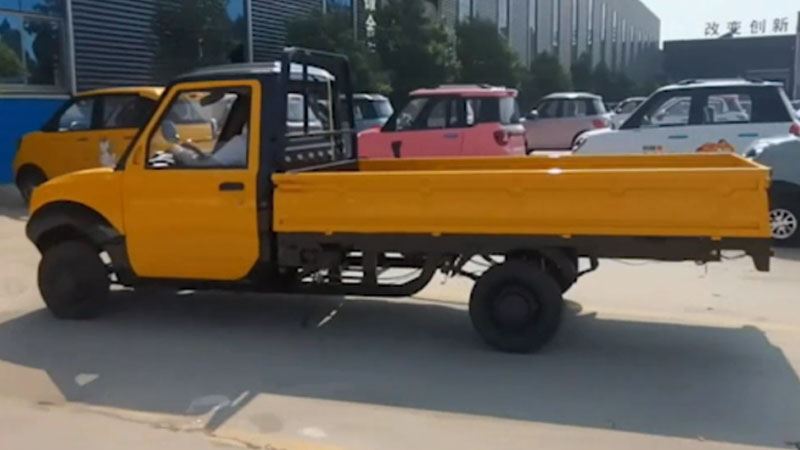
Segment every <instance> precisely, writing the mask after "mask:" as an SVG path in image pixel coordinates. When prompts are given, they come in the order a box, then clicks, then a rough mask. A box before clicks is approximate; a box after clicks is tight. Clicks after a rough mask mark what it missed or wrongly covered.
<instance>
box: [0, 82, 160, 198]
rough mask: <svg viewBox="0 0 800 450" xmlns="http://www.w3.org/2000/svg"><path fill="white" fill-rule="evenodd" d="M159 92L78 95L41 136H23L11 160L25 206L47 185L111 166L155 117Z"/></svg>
mask: <svg viewBox="0 0 800 450" xmlns="http://www.w3.org/2000/svg"><path fill="white" fill-rule="evenodd" d="M162 92H163V88H160V87H124V88H113V89H99V90H94V91H87V92H84V93H81V94H78V95H76V96H74V97H73V98H71V99H70V100H68V101H67V102H66V103H64V105H63V106H62V107H61V108H59V109H58V111H56V113H55V114H54V115H53V117H51V118H50V119H49V120H48V121H47V122H46V123H45V124H44V126H43V127H42V129H41V130H39V131H34V132H32V133H28V134H26V135H25V136H24V137H23V138H22V140H21V141H20V145H19V148H18V149H17V155H16V157H15V159H14V165H13V170H14V178H15V181H16V184H17V187H18V188H19V190H20V193H21V194H22V196H23V198H24V199H25V200H26V201H29V200H30V196H31V193H32V192H33V189H34V188H36V187H37V186H38V185H40V184H42V183H44V182H45V181H47V180H50V179H52V178H55V177H57V176H59V175H63V174H65V173H70V172H75V171H78V170H83V169H90V168H94V167H100V166H103V165H108V166H113V165H114V164H115V163H116V160H117V158H118V157H119V155H121V154H122V153H123V152H124V151H125V149H126V148H127V147H128V144H129V143H130V141H131V140H133V137H134V136H135V135H136V132H137V131H138V130H139V128H140V127H141V126H142V125H144V123H145V122H146V121H147V119H148V118H149V117H150V115H151V114H152V113H153V110H154V109H155V106H156V104H157V103H158V98H159V97H160V96H161V93H162Z"/></svg>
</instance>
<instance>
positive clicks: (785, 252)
mask: <svg viewBox="0 0 800 450" xmlns="http://www.w3.org/2000/svg"><path fill="white" fill-rule="evenodd" d="M773 251H774V252H775V258H778V259H786V260H789V261H800V248H787V247H776V248H774V249H773Z"/></svg>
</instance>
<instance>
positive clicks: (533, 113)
mask: <svg viewBox="0 0 800 450" xmlns="http://www.w3.org/2000/svg"><path fill="white" fill-rule="evenodd" d="M525 119H527V120H537V119H539V111H536V110H533V111H531V112H529V113H528V114H527V115H526V116H525Z"/></svg>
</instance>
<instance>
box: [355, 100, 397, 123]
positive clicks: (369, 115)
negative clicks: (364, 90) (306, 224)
mask: <svg viewBox="0 0 800 450" xmlns="http://www.w3.org/2000/svg"><path fill="white" fill-rule="evenodd" d="M355 108H356V117H358V118H361V119H367V120H370V119H385V118H387V117H390V116H391V115H392V114H393V113H394V109H392V104H391V103H390V102H389V100H386V99H384V100H356V101H355Z"/></svg>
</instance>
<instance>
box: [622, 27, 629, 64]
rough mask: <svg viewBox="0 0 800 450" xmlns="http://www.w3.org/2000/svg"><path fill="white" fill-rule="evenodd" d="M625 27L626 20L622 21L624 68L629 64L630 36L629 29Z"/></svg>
mask: <svg viewBox="0 0 800 450" xmlns="http://www.w3.org/2000/svg"><path fill="white" fill-rule="evenodd" d="M625 25H626V24H625V19H622V33H621V34H620V37H621V39H620V41H621V42H622V58H621V59H622V67H625V65H626V64H627V63H628V61H627V58H628V35H627V34H626V31H627V28H626V27H625Z"/></svg>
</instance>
